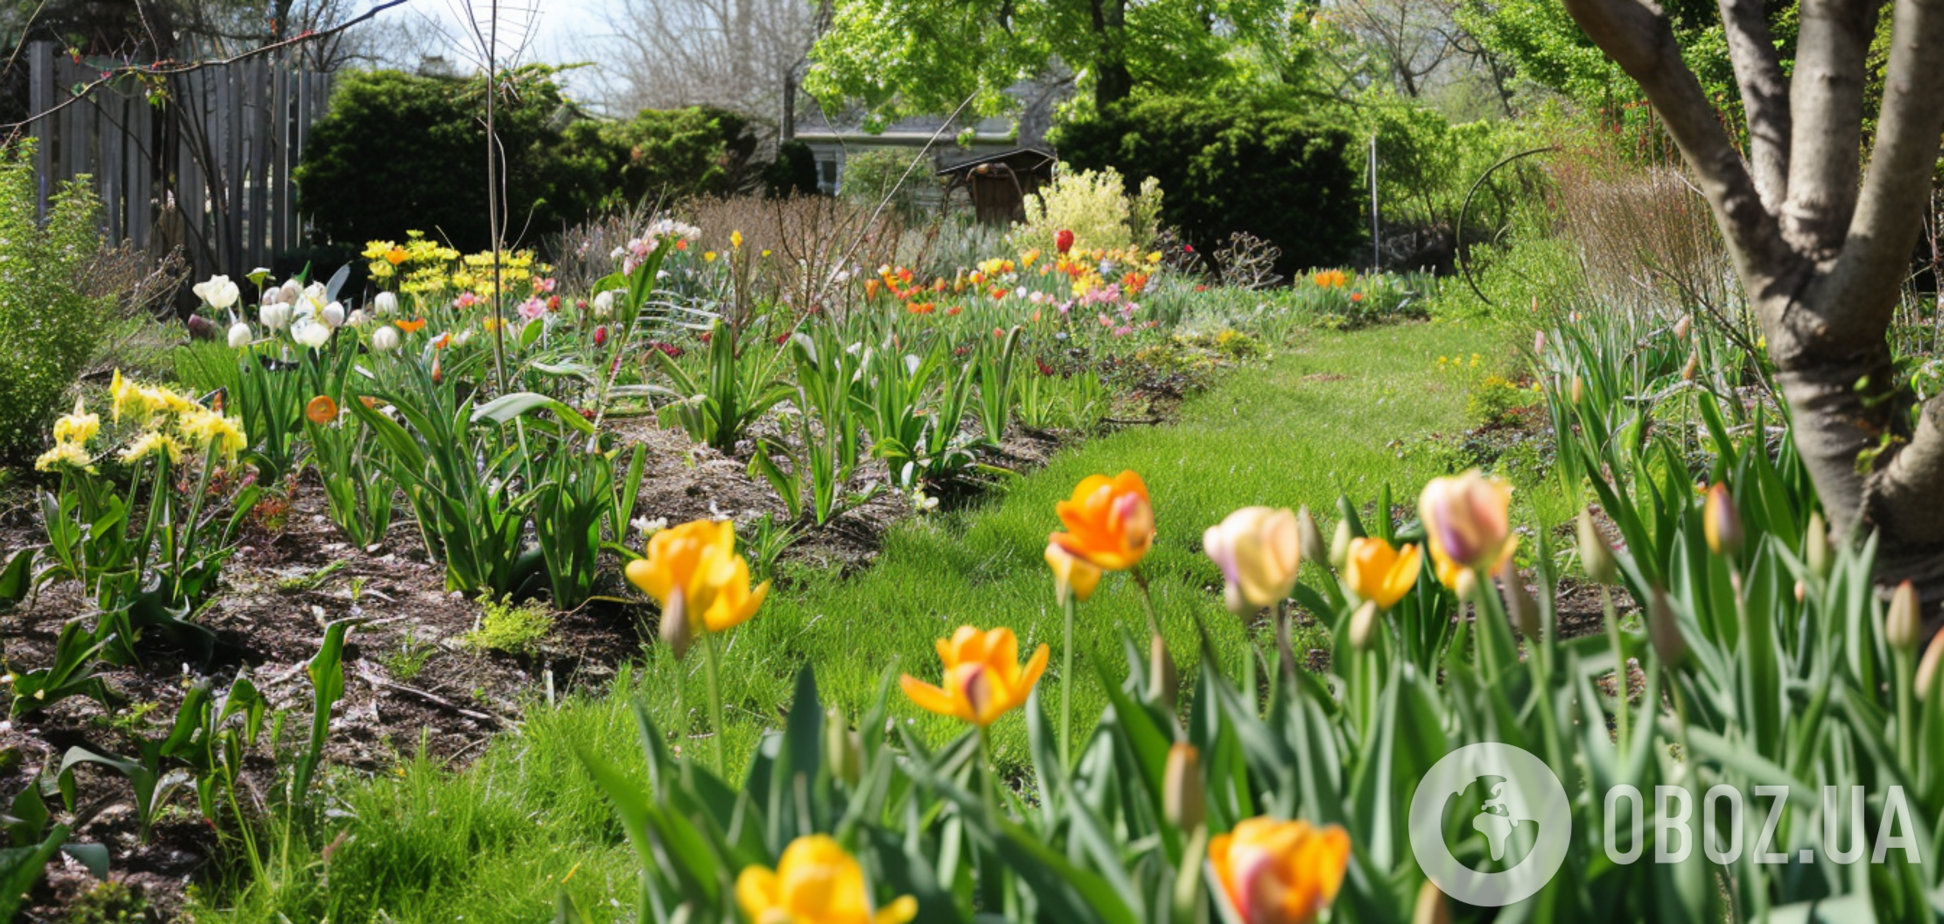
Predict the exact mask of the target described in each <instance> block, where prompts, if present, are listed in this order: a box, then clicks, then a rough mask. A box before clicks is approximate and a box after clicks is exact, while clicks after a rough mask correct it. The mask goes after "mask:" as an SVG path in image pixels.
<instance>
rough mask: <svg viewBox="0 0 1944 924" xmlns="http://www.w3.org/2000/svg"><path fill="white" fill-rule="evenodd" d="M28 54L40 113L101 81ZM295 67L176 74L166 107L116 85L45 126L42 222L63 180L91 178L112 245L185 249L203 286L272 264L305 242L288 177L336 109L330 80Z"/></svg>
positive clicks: (285, 59) (282, 64)
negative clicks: (213, 277)
mask: <svg viewBox="0 0 1944 924" xmlns="http://www.w3.org/2000/svg"><path fill="white" fill-rule="evenodd" d="M29 56H30V62H31V71H30V74H31V83H30V85H29V93H30V96H29V105H30V107H31V111H32V113H33V114H34V115H36V116H38V115H40V114H41V113H44V112H48V111H49V110H52V109H54V108H55V107H57V106H59V105H60V104H61V103H62V102H64V101H66V100H68V99H69V98H70V94H71V93H72V92H73V88H75V87H76V86H77V85H80V84H85V83H87V82H89V81H92V80H95V79H97V78H98V77H99V76H100V74H99V73H98V72H96V71H95V70H94V69H92V68H90V67H89V66H88V65H87V64H86V63H84V62H76V61H74V60H72V59H71V58H69V57H68V56H67V55H66V54H63V53H60V52H59V51H58V50H57V49H56V47H55V45H54V44H53V43H50V42H39V43H35V44H34V45H32V46H30V48H29ZM297 61H298V57H297V54H296V53H295V52H286V53H283V54H277V55H264V56H262V57H257V58H251V59H248V60H245V61H239V62H236V63H234V64H229V65H224V66H220V67H209V68H204V69H202V70H198V71H193V72H190V73H187V74H182V75H178V76H175V77H171V78H168V86H167V91H168V92H167V94H166V97H165V99H164V101H163V102H161V103H160V104H159V105H158V104H152V103H151V102H150V101H149V99H148V97H147V94H146V92H145V91H144V90H143V89H142V88H140V87H133V86H129V87H124V86H120V85H119V82H118V84H117V85H115V86H110V87H103V88H101V89H98V90H96V91H95V92H94V94H93V95H92V96H91V97H90V98H88V99H84V100H80V101H77V102H75V103H73V104H71V105H68V106H66V107H65V108H62V109H61V110H60V111H58V112H55V113H54V114H52V115H50V116H48V117H47V118H44V119H39V120H37V121H36V122H34V139H35V142H36V148H35V155H34V156H35V158H36V167H37V172H38V177H39V180H40V195H41V208H42V212H43V214H45V210H46V207H47V199H48V197H49V196H50V195H52V194H53V192H54V191H55V190H56V189H58V188H59V185H60V183H61V182H62V181H64V180H68V179H72V178H74V177H76V176H80V175H83V174H87V175H90V176H92V177H93V178H94V186H95V190H96V192H98V193H99V194H100V195H101V201H102V206H103V213H104V221H103V225H104V227H103V231H104V232H105V233H106V234H107V235H108V237H109V239H111V240H116V241H120V240H128V241H131V242H133V243H134V244H135V245H136V246H138V247H146V248H149V249H152V250H156V251H166V250H168V249H170V248H173V247H177V246H180V247H181V248H182V251H183V255H184V256H185V257H186V258H187V259H188V260H189V261H190V263H191V265H192V267H193V271H194V273H195V275H196V277H198V278H201V277H204V276H208V275H210V274H211V273H227V274H229V275H230V276H232V277H239V278H240V277H241V276H242V274H244V273H248V272H249V271H250V270H251V269H253V268H255V267H259V266H265V267H267V266H270V264H271V260H272V259H273V258H274V257H276V256H277V255H278V254H280V253H283V252H284V251H286V250H289V249H292V248H294V247H297V246H300V245H301V244H302V243H303V241H304V230H305V223H304V220H303V217H302V216H301V215H299V214H298V211H297V196H296V192H297V190H296V185H295V184H294V183H292V182H291V170H292V169H294V168H295V167H296V166H297V164H298V162H299V161H300V159H301V158H302V156H303V152H304V143H305V142H306V141H307V140H308V138H309V136H310V127H311V123H312V122H314V121H316V120H317V119H318V118H320V117H322V116H323V115H324V112H325V108H326V106H327V105H328V104H329V102H330V90H331V78H330V75H328V74H321V73H316V72H312V71H307V70H303V69H302V68H300V67H299V66H298V65H297ZM131 83H132V81H131Z"/></svg>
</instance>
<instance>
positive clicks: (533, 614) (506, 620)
mask: <svg viewBox="0 0 1944 924" xmlns="http://www.w3.org/2000/svg"><path fill="white" fill-rule="evenodd" d="M553 624H554V614H553V611H552V610H551V609H548V608H547V606H546V604H543V603H540V602H538V601H528V602H526V603H521V604H515V603H514V602H513V598H512V596H510V595H509V596H506V597H503V598H501V599H499V600H494V599H493V598H492V597H490V596H487V597H481V598H480V600H479V620H478V621H477V622H476V623H474V624H473V630H472V631H471V632H468V633H466V644H468V645H471V646H473V647H474V648H479V649H482V650H485V651H501V652H505V653H507V654H516V655H532V654H535V653H536V652H538V651H539V650H540V642H541V641H542V640H543V639H545V638H546V637H547V633H549V632H552V631H553Z"/></svg>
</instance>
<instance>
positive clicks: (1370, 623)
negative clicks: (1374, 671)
mask: <svg viewBox="0 0 1944 924" xmlns="http://www.w3.org/2000/svg"><path fill="white" fill-rule="evenodd" d="M1377 612H1378V611H1377V601H1375V600H1365V601H1364V603H1363V605H1362V606H1359V607H1357V611H1356V612H1355V613H1351V614H1350V647H1352V648H1355V649H1357V650H1358V651H1369V650H1370V643H1371V642H1373V641H1376V640H1377Z"/></svg>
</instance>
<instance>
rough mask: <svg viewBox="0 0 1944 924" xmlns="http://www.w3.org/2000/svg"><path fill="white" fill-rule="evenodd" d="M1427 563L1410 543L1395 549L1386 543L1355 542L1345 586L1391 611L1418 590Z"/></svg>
mask: <svg viewBox="0 0 1944 924" xmlns="http://www.w3.org/2000/svg"><path fill="white" fill-rule="evenodd" d="M1423 560H1424V550H1422V549H1420V548H1418V547H1417V546H1415V545H1412V544H1410V543H1405V544H1404V547H1403V548H1400V549H1393V548H1391V544H1390V543H1388V542H1385V541H1384V540H1382V539H1369V538H1358V539H1352V540H1350V551H1349V554H1348V556H1346V557H1345V559H1344V563H1343V583H1344V584H1345V585H1347V586H1348V587H1349V588H1350V592H1351V593H1353V594H1356V595H1357V596H1358V597H1359V598H1361V599H1363V600H1368V601H1370V602H1372V603H1375V604H1377V605H1378V606H1379V607H1381V608H1383V609H1390V608H1391V607H1393V606H1396V605H1397V601H1399V600H1402V599H1404V595H1405V594H1407V593H1410V592H1411V588H1412V587H1415V586H1417V578H1418V566H1419V564H1420V563H1421V562H1422V561H1423Z"/></svg>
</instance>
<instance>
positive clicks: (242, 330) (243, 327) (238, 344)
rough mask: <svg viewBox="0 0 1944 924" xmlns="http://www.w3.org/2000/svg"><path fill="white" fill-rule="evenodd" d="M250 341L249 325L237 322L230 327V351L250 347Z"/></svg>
mask: <svg viewBox="0 0 1944 924" xmlns="http://www.w3.org/2000/svg"><path fill="white" fill-rule="evenodd" d="M251 339H252V338H251V337H250V325H249V324H248V323H247V322H244V321H238V322H236V323H235V324H231V325H230V329H229V345H230V349H232V350H240V349H243V348H244V347H246V346H249V345H250V340H251Z"/></svg>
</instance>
